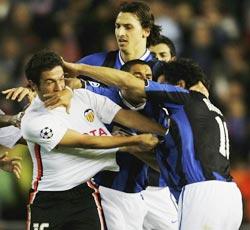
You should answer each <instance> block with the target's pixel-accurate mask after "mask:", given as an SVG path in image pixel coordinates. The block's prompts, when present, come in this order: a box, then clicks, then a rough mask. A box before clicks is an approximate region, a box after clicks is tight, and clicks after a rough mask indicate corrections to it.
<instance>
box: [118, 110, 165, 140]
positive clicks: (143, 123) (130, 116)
mask: <svg viewBox="0 0 250 230" xmlns="http://www.w3.org/2000/svg"><path fill="white" fill-rule="evenodd" d="M113 121H114V122H117V123H118V124H121V125H123V126H125V127H128V128H131V129H136V130H138V131H140V132H142V133H154V134H157V135H160V136H164V135H165V134H166V132H167V129H166V128H164V127H162V126H161V125H160V124H159V123H156V122H155V121H153V120H151V119H149V118H147V117H145V116H143V115H141V114H140V113H138V112H136V111H132V110H126V109H120V110H119V111H118V113H117V114H116V115H115V117H114V120H113Z"/></svg>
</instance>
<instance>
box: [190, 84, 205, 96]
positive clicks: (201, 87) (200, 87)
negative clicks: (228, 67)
mask: <svg viewBox="0 0 250 230" xmlns="http://www.w3.org/2000/svg"><path fill="white" fill-rule="evenodd" d="M189 90H193V91H196V92H199V93H202V94H203V95H205V97H207V98H208V97H209V92H208V90H207V88H206V87H205V86H204V85H203V83H202V82H201V81H199V82H198V83H197V84H196V85H193V86H192V87H190V88H189Z"/></svg>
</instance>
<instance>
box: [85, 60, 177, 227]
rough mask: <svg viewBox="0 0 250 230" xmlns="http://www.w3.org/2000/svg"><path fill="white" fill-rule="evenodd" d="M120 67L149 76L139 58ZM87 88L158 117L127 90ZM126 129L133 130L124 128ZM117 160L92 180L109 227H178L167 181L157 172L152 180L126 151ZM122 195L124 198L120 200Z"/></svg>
mask: <svg viewBox="0 0 250 230" xmlns="http://www.w3.org/2000/svg"><path fill="white" fill-rule="evenodd" d="M121 70H123V71H126V72H130V73H131V74H133V75H134V76H135V77H137V78H139V79H143V80H151V79H152V71H151V68H150V66H149V65H148V63H147V62H145V61H142V60H138V59H136V60H131V61H128V62H126V63H125V64H124V65H123V66H122V67H121ZM86 88H87V89H88V90H91V91H93V92H95V93H98V94H101V95H104V96H107V97H108V98H110V99H111V100H112V101H114V102H115V103H116V104H118V105H120V106H121V107H122V108H126V109H131V110H135V111H140V112H141V113H142V114H144V115H146V116H147V117H151V118H152V119H154V120H158V116H159V112H160V111H159V108H158V107H155V106H152V103H151V102H150V101H147V102H146V100H145V99H143V98H136V97H133V95H131V94H130V93H129V92H127V91H126V90H121V91H119V90H118V89H117V88H108V87H102V86H96V85H95V84H92V83H91V84H88V83H87V82H86ZM113 126H114V124H113V125H112V126H111V127H110V126H109V129H110V130H112V128H114V127H113ZM115 128H116V127H115ZM122 130H124V128H122ZM125 132H126V133H135V132H134V131H133V130H126V129H125ZM117 162H118V164H119V166H120V171H119V172H116V173H113V172H101V173H99V174H98V175H97V176H95V180H94V181H95V183H97V184H98V185H100V186H99V191H100V196H101V205H102V208H103V211H104V216H105V221H106V224H107V227H108V229H119V227H120V228H121V226H124V228H126V229H141V228H142V225H143V228H144V229H165V230H167V229H177V225H178V222H177V204H176V201H175V198H174V197H173V195H172V194H171V193H170V191H169V188H168V187H166V183H163V181H162V179H161V178H159V175H160V174H155V175H154V178H153V179H154V180H152V179H151V177H152V175H150V177H149V175H148V174H149V172H148V170H149V168H148V166H147V165H145V164H144V163H143V162H142V161H141V160H139V159H137V158H136V157H134V156H131V155H128V154H125V153H119V154H117ZM150 173H152V172H150ZM149 179H150V180H151V181H149ZM148 185H150V186H148ZM159 185H161V187H159ZM121 196H122V197H123V199H120V197H121ZM132 206H133V207H137V208H136V210H131V209H130V208H128V207H132ZM139 207H140V208H139Z"/></svg>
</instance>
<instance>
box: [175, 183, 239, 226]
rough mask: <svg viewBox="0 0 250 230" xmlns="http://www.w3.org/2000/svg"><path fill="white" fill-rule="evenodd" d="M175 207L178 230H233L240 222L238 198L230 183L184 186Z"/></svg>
mask: <svg viewBox="0 0 250 230" xmlns="http://www.w3.org/2000/svg"><path fill="white" fill-rule="evenodd" d="M178 204H179V205H178V207H179V213H178V217H179V229H180V230H194V229H197V230H198V229H209V230H222V229H223V230H237V229H239V227H240V224H241V221H242V215H243V211H242V197H241V193H240V190H239V189H238V187H237V185H236V184H235V183H234V182H223V181H215V180H213V181H204V182H198V183H194V184H189V185H186V186H185V187H184V188H183V189H182V192H181V195H180V198H179V202H178Z"/></svg>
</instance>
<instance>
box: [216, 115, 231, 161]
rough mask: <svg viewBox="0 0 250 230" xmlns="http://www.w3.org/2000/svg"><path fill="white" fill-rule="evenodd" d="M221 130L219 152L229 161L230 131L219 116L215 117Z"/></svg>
mask: <svg viewBox="0 0 250 230" xmlns="http://www.w3.org/2000/svg"><path fill="white" fill-rule="evenodd" d="M215 120H216V121H217V123H218V125H219V129H220V149H219V152H220V154H221V155H222V156H224V157H226V158H227V159H228V160H229V138H228V130H227V125H226V122H225V121H222V120H221V118H220V117H219V116H216V117H215Z"/></svg>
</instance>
